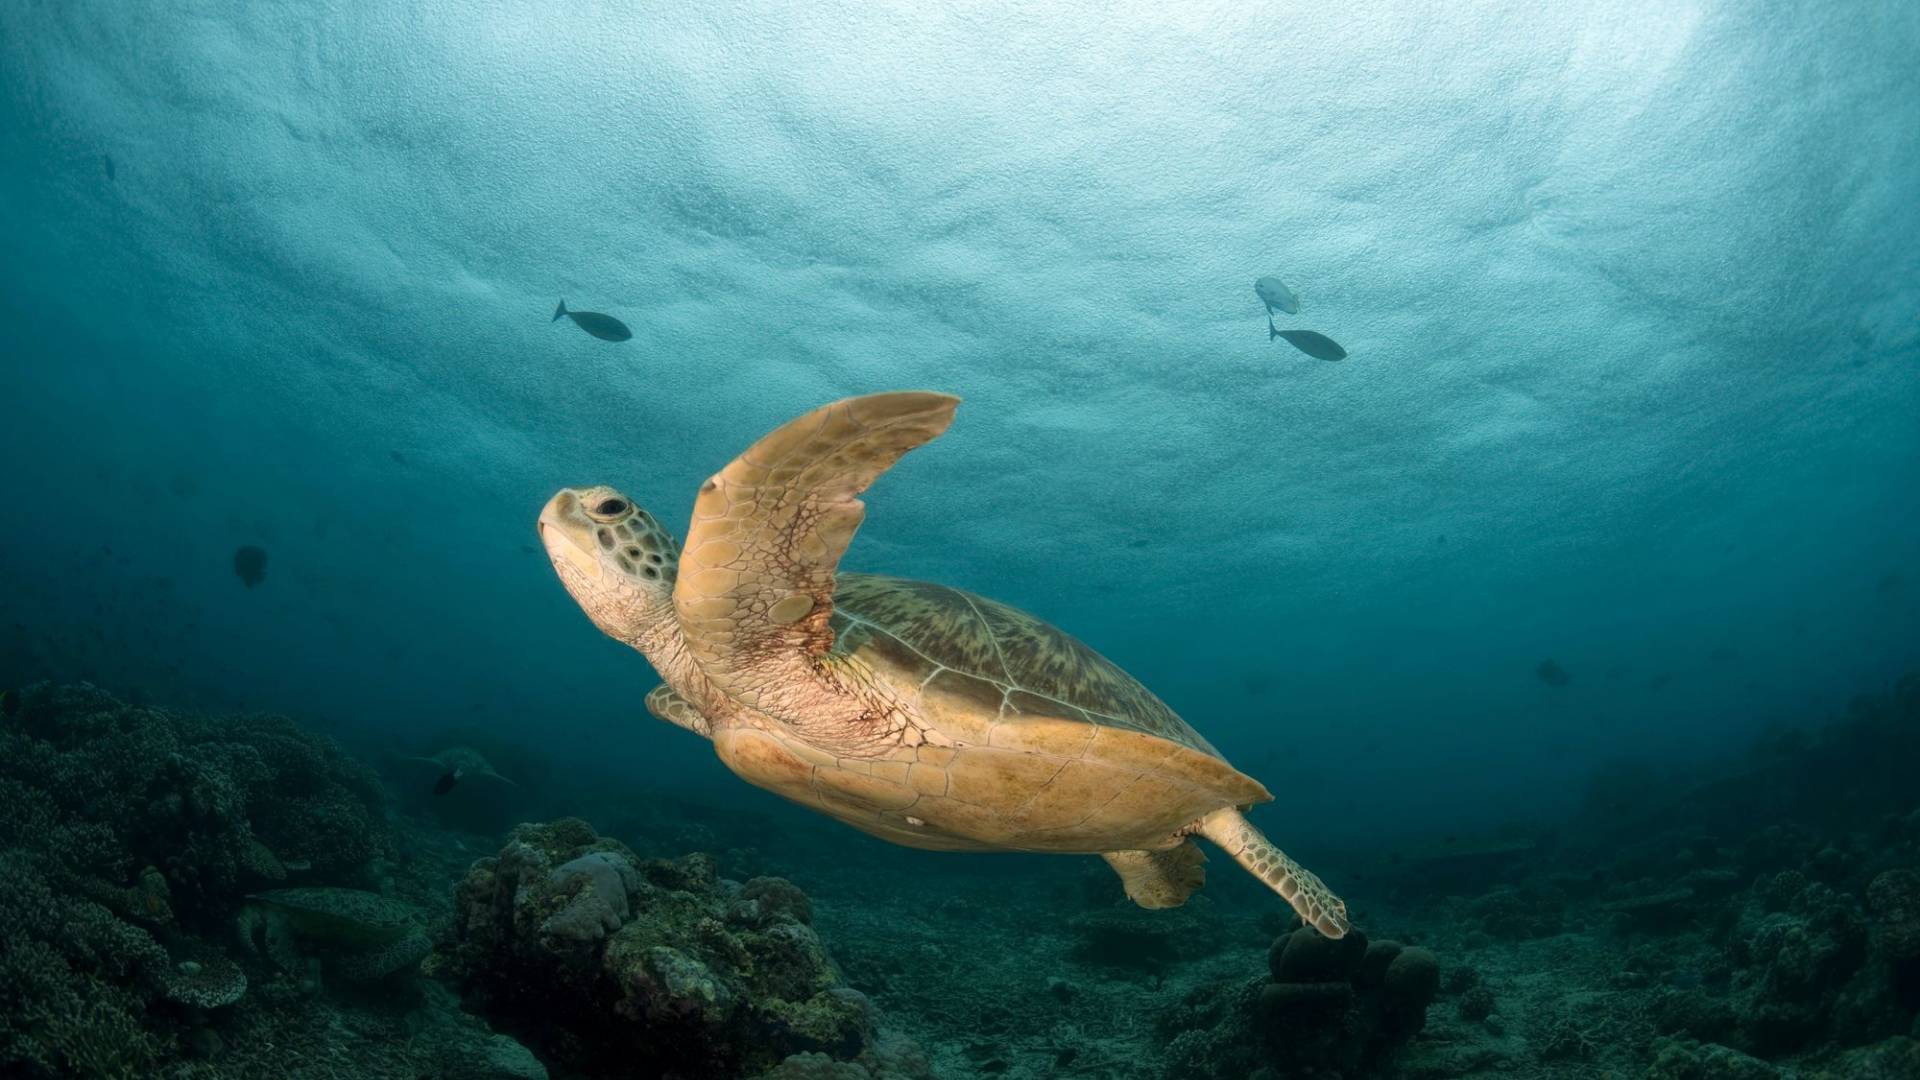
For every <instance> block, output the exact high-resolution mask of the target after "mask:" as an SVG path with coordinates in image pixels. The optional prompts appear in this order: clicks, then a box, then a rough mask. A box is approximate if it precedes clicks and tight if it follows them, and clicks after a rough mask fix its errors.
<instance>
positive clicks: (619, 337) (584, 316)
mask: <svg viewBox="0 0 1920 1080" xmlns="http://www.w3.org/2000/svg"><path fill="white" fill-rule="evenodd" d="M563 315H564V316H566V317H567V318H569V319H572V320H573V323H574V325H575V326H578V327H579V328H580V329H582V330H585V331H586V332H587V333H589V334H592V335H593V336H594V337H597V338H599V339H600V340H601V341H625V340H627V339H628V338H630V337H632V336H633V331H631V330H629V329H627V324H626V323H623V322H621V321H620V320H619V319H616V318H614V317H613V316H611V315H602V314H601V313H599V312H597V311H568V310H567V302H566V301H565V300H562V301H560V306H559V307H556V308H554V309H553V321H554V322H559V321H560V317H561V316H563Z"/></svg>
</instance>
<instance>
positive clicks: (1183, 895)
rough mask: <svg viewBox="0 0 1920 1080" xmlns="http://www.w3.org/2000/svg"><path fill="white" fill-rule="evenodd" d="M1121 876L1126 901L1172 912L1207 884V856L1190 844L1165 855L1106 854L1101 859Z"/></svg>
mask: <svg viewBox="0 0 1920 1080" xmlns="http://www.w3.org/2000/svg"><path fill="white" fill-rule="evenodd" d="M1100 857H1101V858H1103V859H1105V860H1107V865H1108V866H1111V867H1113V871H1114V873H1116V874H1119V875H1120V883H1121V885H1123V886H1125V888H1126V890H1127V898H1128V899H1130V900H1132V901H1133V902H1134V903H1136V904H1139V905H1140V906H1141V907H1143V908H1172V907H1179V906H1180V905H1181V904H1184V903H1186V902H1187V897H1189V896H1192V895H1193V894H1194V893H1195V892H1196V891H1198V890H1199V888H1200V886H1202V885H1205V884H1206V883H1207V855H1206V853H1205V852H1203V851H1201V850H1200V848H1199V846H1198V845H1196V844H1195V843H1194V842H1193V841H1191V840H1182V841H1181V842H1180V844H1179V846H1178V847H1174V848H1171V849H1169V850H1166V851H1109V852H1106V853H1104V854H1102V855H1101V856H1100Z"/></svg>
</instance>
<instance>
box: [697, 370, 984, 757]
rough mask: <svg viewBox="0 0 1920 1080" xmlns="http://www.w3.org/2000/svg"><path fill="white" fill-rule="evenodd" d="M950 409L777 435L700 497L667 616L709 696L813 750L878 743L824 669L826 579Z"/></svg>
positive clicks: (877, 415) (925, 400)
mask: <svg viewBox="0 0 1920 1080" xmlns="http://www.w3.org/2000/svg"><path fill="white" fill-rule="evenodd" d="M959 404H960V399H959V398H956V397H951V396H949V395H947V394H933V393H922V392H904V393H894V394H873V395H869V396H867V397H857V398H848V399H846V400H845V401H836V402H834V403H833V404H831V405H825V406H822V407H820V408H818V409H815V410H814V411H812V412H810V413H808V414H806V415H805V416H802V417H800V418H799V419H798V420H794V421H791V422H789V423H787V424H785V425H783V426H782V427H779V428H777V429H775V430H774V431H773V432H771V433H770V434H768V435H766V436H765V437H763V438H762V439H761V440H760V441H759V442H757V443H754V444H753V445H752V446H751V447H749V448H748V449H747V451H746V453H744V454H741V455H740V456H739V457H737V458H735V459H734V460H733V463H732V464H730V465H728V466H727V467H726V468H724V469H722V470H720V471H719V472H718V473H716V474H714V476H713V477H712V478H711V479H709V480H708V481H707V482H706V483H705V484H703V485H701V488H700V497H699V498H698V499H696V500H695V501H694V504H693V523H692V525H691V526H690V527H689V528H688V530H687V543H686V546H685V548H684V549H683V550H682V551H681V554H680V574H679V577H678V579H677V580H676V582H675V584H674V589H673V606H674V610H675V611H676V612H677V613H678V614H679V616H680V628H681V632H682V634H683V635H684V636H685V639H686V643H687V648H688V651H689V652H691V653H692V655H693V657H694V659H695V661H696V662H698V663H699V665H700V669H701V671H703V672H704V673H705V674H706V676H707V678H708V679H709V680H711V682H712V683H713V685H714V688H715V689H717V690H719V691H720V692H721V693H723V694H725V695H727V696H728V697H730V698H732V699H734V700H736V701H738V702H740V703H741V704H743V705H746V706H748V707H750V708H753V709H756V710H758V711H760V712H763V713H766V714H767V715H769V716H772V717H774V718H775V719H777V720H780V721H782V722H784V723H786V724H788V725H790V726H792V727H793V728H794V729H795V730H797V731H799V732H801V733H802V734H804V735H806V736H808V738H809V739H810V740H813V741H815V742H816V743H818V744H826V745H833V744H836V743H837V744H841V745H858V744H861V743H866V742H870V741H873V740H874V739H875V738H877V737H878V736H879V735H880V733H881V732H880V729H881V728H882V727H884V725H885V723H886V720H885V718H882V717H878V716H875V715H874V713H873V709H872V708H871V705H870V703H869V702H867V701H865V700H863V698H862V696H861V695H857V694H849V693H846V692H845V687H844V686H842V685H840V684H839V683H838V682H836V681H835V680H834V679H833V678H832V677H831V675H830V674H829V673H828V672H827V671H826V668H825V666H824V658H825V656H826V653H827V652H828V650H829V649H831V648H832V647H833V630H832V628H831V627H830V626H829V625H828V620H829V619H830V618H831V616H832V614H833V575H834V570H835V568H836V567H837V566H838V565H839V563H840V556H841V555H843V554H845V553H846V550H847V545H848V544H849V543H850V542H851V541H852V540H853V534H854V530H856V529H858V528H859V527H860V522H861V519H862V518H863V517H864V516H865V514H866V508H865V504H863V503H862V502H861V501H860V500H859V499H858V498H857V497H856V496H858V495H859V494H860V493H861V492H862V491H865V490H866V489H867V485H869V484H871V483H873V481H874V479H875V478H876V477H878V476H879V475H880V474H881V473H883V472H885V471H886V470H887V469H888V468H889V467H891V466H892V465H893V463H894V462H896V461H898V460H900V457H901V455H903V454H905V453H906V452H907V451H909V450H911V449H913V448H914V447H916V446H919V445H920V444H922V443H924V442H927V441H928V440H930V439H932V438H934V437H935V436H937V435H939V434H940V433H941V432H943V431H945V430H947V425H948V424H950V423H952V422H953V410H954V409H955V407H957V406H958V405H959ZM823 690H824V691H825V693H823V692H822V691H823Z"/></svg>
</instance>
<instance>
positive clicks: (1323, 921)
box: [1194, 806, 1352, 938]
mask: <svg viewBox="0 0 1920 1080" xmlns="http://www.w3.org/2000/svg"><path fill="white" fill-rule="evenodd" d="M1194 831H1196V832H1198V833H1199V834H1200V835H1201V836H1204V837H1206V838H1207V839H1209V840H1211V841H1213V842H1214V843H1215V844H1218V845H1219V846H1220V850H1222V851H1224V852H1226V853H1227V854H1228V855H1231V856H1232V857H1233V861H1234V862H1237V863H1239V864H1240V865H1241V866H1242V867H1244V868H1245V869H1246V871H1247V873H1249V874H1252V875H1253V876H1254V877H1257V878H1259V879H1260V880H1261V881H1264V882H1266V883H1267V888H1269V889H1272V890H1273V891H1274V892H1277V893H1279V894H1280V898H1281V899H1282V900H1285V901H1286V902H1287V903H1289V904H1291V905H1293V910H1294V911H1295V912H1297V913H1299V915H1300V918H1301V920H1302V921H1303V922H1305V923H1306V924H1307V925H1308V926H1311V927H1313V928H1314V929H1315V930H1318V931H1320V932H1321V933H1322V934H1325V935H1326V936H1327V937H1330V938H1338V937H1345V936H1346V934H1347V930H1348V928H1349V927H1350V926H1352V924H1351V923H1349V922H1348V921H1347V905H1346V904H1345V903H1343V902H1342V901H1341V899H1340V898H1339V897H1337V896H1335V895H1333V893H1332V891H1331V890H1329V889H1328V888H1327V887H1326V885H1325V884H1324V883H1322V882H1321V880H1320V879H1319V878H1317V877H1315V876H1314V875H1313V871H1311V870H1308V869H1307V868H1306V867H1304V866H1301V865H1300V864H1299V863H1297V862H1294V861H1293V860H1292V859H1290V858H1288V857H1287V853H1286V852H1284V851H1281V850H1280V849H1279V848H1277V847H1274V846H1273V841H1271V840H1268V839H1267V838H1266V836H1265V835H1263V834H1262V833H1261V832H1260V830H1259V829H1256V828H1254V827H1253V823H1252V822H1250V821H1248V820H1247V819H1246V818H1245V817H1243V816H1242V815H1241V813H1240V811H1238V810H1236V809H1234V808H1233V807H1231V806H1228V807H1224V808H1222V809H1219V810H1215V811H1214V812H1213V813H1211V814H1208V815H1207V816H1206V817H1203V818H1201V819H1200V820H1199V822H1198V823H1196V825H1195V827H1194Z"/></svg>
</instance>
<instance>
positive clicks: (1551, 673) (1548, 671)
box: [1533, 660, 1573, 686]
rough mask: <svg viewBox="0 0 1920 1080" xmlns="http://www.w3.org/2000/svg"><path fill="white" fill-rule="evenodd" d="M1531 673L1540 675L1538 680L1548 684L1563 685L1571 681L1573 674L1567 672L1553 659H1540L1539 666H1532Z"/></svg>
mask: <svg viewBox="0 0 1920 1080" xmlns="http://www.w3.org/2000/svg"><path fill="white" fill-rule="evenodd" d="M1533 673H1534V674H1535V675H1538V676H1540V681H1541V682H1543V683H1546V684H1547V685H1548V686H1565V685H1567V684H1568V683H1570V682H1572V681H1573V676H1571V675H1569V674H1567V669H1566V668H1563V667H1561V666H1560V665H1559V664H1558V663H1557V662H1555V661H1553V660H1542V661H1540V666H1539V667H1537V668H1534V669H1533Z"/></svg>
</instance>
